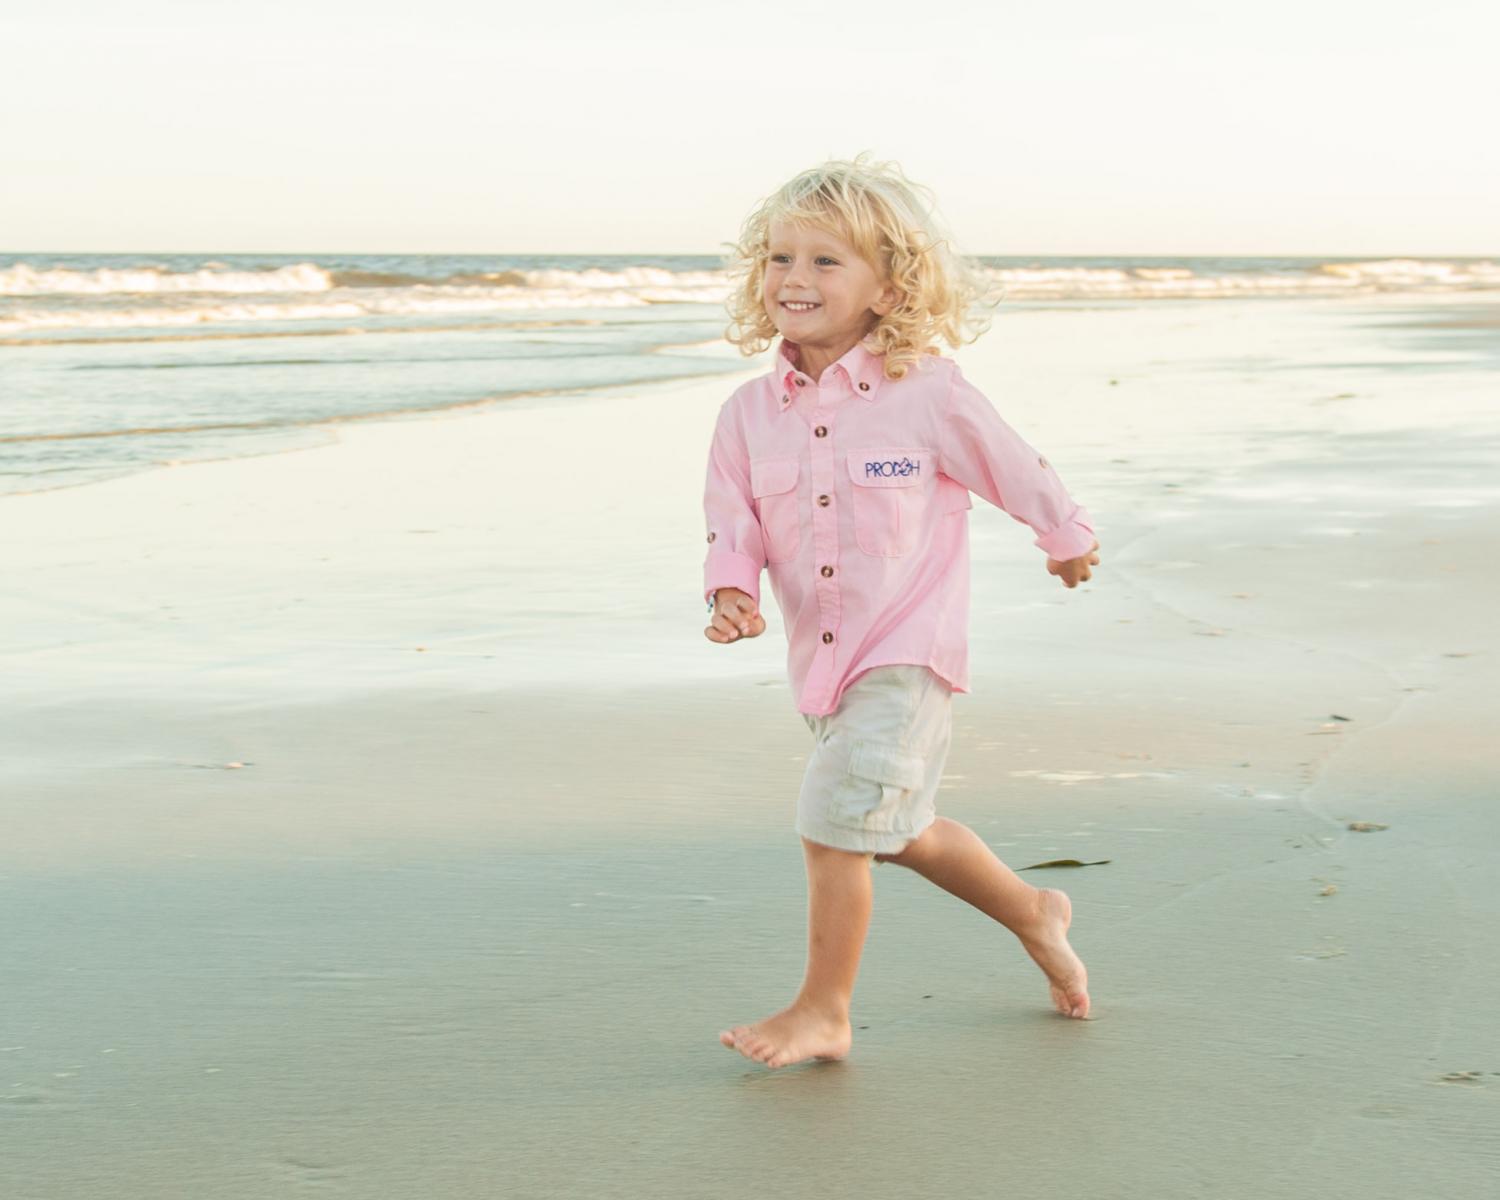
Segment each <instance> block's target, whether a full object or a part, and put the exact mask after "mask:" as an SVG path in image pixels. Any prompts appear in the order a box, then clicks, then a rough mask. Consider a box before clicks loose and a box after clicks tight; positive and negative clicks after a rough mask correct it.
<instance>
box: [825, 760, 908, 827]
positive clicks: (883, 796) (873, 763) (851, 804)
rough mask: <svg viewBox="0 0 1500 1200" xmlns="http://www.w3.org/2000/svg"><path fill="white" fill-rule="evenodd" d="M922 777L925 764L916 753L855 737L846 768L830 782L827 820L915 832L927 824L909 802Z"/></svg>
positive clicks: (858, 825)
mask: <svg viewBox="0 0 1500 1200" xmlns="http://www.w3.org/2000/svg"><path fill="white" fill-rule="evenodd" d="M926 782H927V764H926V762H925V761H924V760H923V759H922V758H921V757H920V756H918V755H915V754H910V753H908V752H906V751H904V750H902V749H900V748H898V747H895V746H889V745H886V744H885V743H883V742H871V741H864V740H861V739H855V741H854V742H853V743H852V744H851V746H850V749H849V770H848V772H847V773H846V774H845V775H844V776H843V778H841V779H840V780H839V781H838V784H837V785H836V786H835V787H834V791H833V797H832V800H831V802H830V804H829V814H828V815H829V819H830V820H831V821H833V822H834V823H835V824H838V825H843V826H846V827H848V828H850V829H868V830H871V831H874V832H877V833H895V834H902V835H905V836H915V835H916V833H917V830H918V827H919V826H925V825H926V824H927V822H926V821H925V820H923V817H924V815H925V814H924V813H922V812H918V811H916V809H917V807H918V806H917V804H916V803H915V795H916V793H919V792H920V791H921V790H922V788H923V787H924V785H925V784H926Z"/></svg>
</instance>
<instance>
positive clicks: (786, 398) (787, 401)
mask: <svg viewBox="0 0 1500 1200" xmlns="http://www.w3.org/2000/svg"><path fill="white" fill-rule="evenodd" d="M781 402H782V403H783V404H790V403H791V402H792V398H791V397H790V396H783V397H782V398H781Z"/></svg>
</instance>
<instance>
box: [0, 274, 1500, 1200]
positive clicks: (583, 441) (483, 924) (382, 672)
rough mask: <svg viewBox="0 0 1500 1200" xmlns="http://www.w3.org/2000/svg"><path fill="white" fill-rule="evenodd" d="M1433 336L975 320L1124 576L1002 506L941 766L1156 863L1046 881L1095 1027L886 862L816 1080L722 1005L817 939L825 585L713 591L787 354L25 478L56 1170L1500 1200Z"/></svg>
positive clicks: (1486, 389) (234, 1180)
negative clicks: (738, 632) (710, 611)
mask: <svg viewBox="0 0 1500 1200" xmlns="http://www.w3.org/2000/svg"><path fill="white" fill-rule="evenodd" d="M1407 304H1408V306H1409V307H1418V306H1416V305H1414V304H1412V302H1410V301H1408V302H1407ZM1445 304H1446V305H1447V308H1446V309H1445V310H1444V311H1445V312H1446V311H1448V310H1450V309H1451V311H1452V312H1453V313H1454V314H1455V315H1454V316H1453V320H1454V322H1456V323H1457V325H1458V326H1459V327H1460V328H1461V329H1462V330H1463V333H1462V335H1461V336H1463V337H1465V338H1469V337H1470V336H1471V335H1472V333H1473V329H1474V328H1475V325H1476V323H1475V322H1474V321H1473V320H1470V319H1469V318H1471V317H1473V316H1474V315H1476V314H1479V313H1482V312H1485V311H1492V310H1484V309H1481V308H1480V307H1479V306H1476V305H1470V306H1467V307H1466V306H1463V305H1458V304H1453V303H1451V302H1449V301H1445ZM1437 307H1438V306H1437V305H1436V304H1435V303H1434V305H1432V306H1430V308H1431V309H1433V310H1436V308H1437ZM1429 315H1430V314H1429ZM1411 323H1413V318H1411V316H1410V314H1409V313H1408V312H1406V311H1404V309H1403V308H1401V307H1399V306H1395V305H1391V304H1375V303H1371V304H1368V305H1357V304H1353V303H1350V302H1347V301H1342V302H1338V303H1333V302H1311V301H1309V302H1303V301H1295V302H1294V301H1274V302H1265V303H1238V302H1225V303H1223V304H1203V305H1196V306H1195V305H1173V304H1167V303H1163V304H1161V305H1146V306H1141V307H1140V308H1136V309H1130V308H1125V307H1120V308H1114V309H1111V308H1109V307H1108V306H1099V307H1097V308H1089V307H1086V306H1075V307H1073V308H1069V307H1067V306H1057V307H1055V308H1039V309H1036V310H1028V311H1024V312H1020V313H1017V314H1014V315H1011V316H1008V317H1007V318H1006V319H1005V320H1003V321H1002V322H1001V323H1000V324H999V326H998V327H997V330H996V331H995V333H994V334H992V335H991V337H990V339H987V340H986V341H981V342H980V343H979V344H978V345H977V346H974V347H967V348H965V349H964V350H963V351H962V352H960V355H959V357H960V361H961V362H963V363H964V367H965V372H966V374H967V375H968V376H969V377H970V378H971V379H975V380H976V381H978V382H979V383H980V385H981V386H987V385H989V387H990V389H991V395H992V397H993V398H994V399H995V401H996V404H997V407H999V409H1000V411H1001V412H1002V414H1003V415H1005V416H1006V417H1007V419H1008V420H1010V421H1012V423H1013V424H1015V425H1016V427H1017V428H1018V429H1020V430H1021V431H1022V432H1023V434H1025V435H1026V436H1027V437H1028V439H1029V440H1032V441H1033V442H1034V443H1035V444H1036V445H1038V446H1039V447H1042V448H1043V449H1044V450H1045V451H1046V453H1047V454H1048V457H1049V460H1050V461H1052V462H1053V463H1054V465H1056V466H1057V467H1058V470H1059V473H1060V475H1061V476H1062V478H1063V479H1064V480H1065V481H1066V482H1067V484H1068V486H1069V487H1070V489H1071V490H1072V491H1073V493H1074V494H1075V496H1076V498H1078V499H1079V500H1080V501H1081V502H1083V503H1084V504H1086V505H1087V506H1088V507H1089V509H1090V511H1091V512H1092V513H1093V515H1094V517H1095V520H1096V524H1097V526H1098V528H1099V531H1100V542H1101V544H1102V548H1101V558H1102V562H1101V565H1100V566H1099V567H1098V568H1096V569H1095V574H1094V579H1093V581H1092V582H1090V583H1087V584H1083V585H1081V586H1080V587H1079V588H1077V589H1075V590H1068V589H1065V588H1063V587H1062V586H1061V584H1059V583H1058V581H1057V580H1056V579H1054V578H1052V577H1051V576H1048V575H1047V574H1046V572H1045V570H1044V567H1043V563H1044V558H1043V556H1042V554H1041V553H1040V551H1038V550H1036V549H1035V548H1034V547H1032V546H1031V545H1030V544H1029V543H1030V539H1031V537H1032V536H1033V535H1031V534H1030V533H1028V531H1027V530H1026V529H1025V528H1024V527H1021V526H1018V525H1016V524H1015V523H1014V522H1012V521H1011V520H1010V518H1009V517H1007V516H1006V515H1005V514H1003V513H1000V512H998V511H996V510H994V509H990V508H988V507H987V506H984V505H983V504H982V502H978V501H976V506H975V509H974V511H973V512H972V513H971V526H972V530H973V559H974V598H973V640H972V648H973V649H972V655H973V680H972V684H973V690H972V692H971V693H970V694H967V695H960V696H957V697H955V701H954V739H953V749H952V752H951V755H950V758H949V762H948V766H947V775H946V778H945V783H944V787H943V790H942V792H941V793H940V795H939V798H938V808H939V811H940V812H941V813H943V814H944V815H947V816H950V817H953V818H955V819H957V820H961V821H964V822H965V823H967V824H969V825H971V826H973V828H974V829H976V830H977V831H978V832H979V833H980V834H981V836H983V837H984V838H985V839H986V840H987V841H988V842H989V843H990V845H991V846H993V847H994V848H995V850H996V852H997V853H998V854H999V855H1000V856H1001V858H1003V859H1004V860H1005V861H1006V862H1008V863H1009V864H1010V865H1011V866H1012V867H1016V868H1020V867H1023V866H1026V865H1027V864H1031V863H1036V862H1040V861H1044V860H1048V859H1055V858H1064V857H1066V858H1078V859H1081V860H1085V861H1090V862H1092V861H1094V860H1101V859H1107V860H1109V861H1108V863H1107V864H1105V865H1097V866H1088V867H1083V868H1074V869H1050V870H1039V871H1030V872H1023V878H1026V879H1028V880H1029V881H1030V882H1032V883H1034V884H1036V885H1038V886H1052V887H1061V888H1063V889H1064V890H1066V891H1067V892H1068V893H1069V895H1070V896H1071V897H1072V899H1073V905H1074V922H1073V927H1072V930H1071V931H1070V932H1071V938H1072V942H1073V945H1074V947H1075V949H1076V950H1077V951H1078V953H1079V954H1080V956H1081V957H1082V958H1083V959H1084V961H1085V963H1086V964H1087V965H1088V968H1089V974H1090V993H1091V996H1092V1000H1093V1009H1092V1012H1091V1019H1090V1020H1088V1021H1072V1020H1068V1019H1067V1018H1065V1017H1063V1016H1061V1015H1059V1014H1057V1013H1056V1012H1054V1011H1053V1010H1052V1009H1051V1007H1050V1002H1049V999H1048V994H1047V987H1046V982H1045V980H1044V979H1043V977H1042V976H1041V974H1040V973H1039V972H1038V971H1037V969H1036V967H1035V965H1034V964H1033V963H1032V962H1031V961H1030V959H1029V958H1028V957H1027V956H1026V955H1025V953H1024V952H1023V951H1022V950H1021V949H1020V947H1019V946H1018V945H1017V944H1016V942H1015V941H1014V939H1013V938H1012V937H1011V935H1010V934H1009V933H1007V932H1006V931H1005V930H1004V929H1001V928H999V927H998V926H995V925H994V924H992V923H991V922H989V921H988V920H987V919H986V918H984V917H983V916H981V915H980V914H979V913H977V912H975V911H974V910H972V909H969V908H967V907H966V906H964V905H963V904H961V903H960V902H959V901H957V900H955V899H954V898H953V897H951V896H948V895H947V894H946V893H943V892H941V891H939V890H937V889H935V888H933V887H932V886H931V885H930V884H928V883H927V882H925V881H924V880H922V879H920V878H918V877H916V876H914V875H912V874H910V873H908V872H904V871H902V870H901V869H900V868H898V867H895V866H890V865H886V866H880V867H877V868H875V883H876V894H875V913H874V917H873V920H872V923H871V932H870V937H869V941H868V943H867V945H866V949H865V955H864V960H863V964H862V968H861V974H860V980H859V985H858V989H857V991H856V995H855V1002H854V1011H853V1019H854V1023H855V1026H856V1028H855V1042H854V1049H853V1052H852V1054H851V1055H850V1057H849V1058H848V1059H847V1060H846V1061H844V1062H841V1063H836V1064H807V1065H804V1066H798V1067H794V1068H788V1069H784V1070H781V1071H774V1072H773V1071H769V1070H767V1069H765V1068H762V1067H759V1066H757V1065H755V1064H752V1063H749V1062H747V1061H746V1060H745V1059H743V1058H742V1057H741V1056H739V1055H738V1054H736V1053H734V1052H732V1051H729V1050H726V1049H725V1048H724V1047H722V1046H721V1045H719V1043H718V1041H717V1031H718V1030H719V1029H721V1028H725V1027H727V1026H728V1025H730V1024H734V1023H740V1022H744V1021H750V1020H755V1019H758V1018H759V1017H762V1016H765V1015H768V1014H769V1013H770V1012H772V1011H775V1010H776V1009H778V1008H780V1007H781V1006H782V1005H784V1004H785V1003H786V1002H787V1001H788V1000H789V999H790V998H791V995H792V993H793V992H794V991H795V988H796V986H797V983H798V982H799V980H800V977H801V970H802V965H803V960H804V950H805V942H804V938H805V905H806V896H805V888H804V880H803V874H802V860H801V854H800V851H799V848H798V845H797V840H796V836H795V833H794V832H793V830H792V817H793V808H794V805H795V797H796V791H797V783H798V780H799V779H800V772H801V767H802V763H803V762H804V761H805V755H806V751H807V742H806V739H807V734H806V728H805V726H804V725H803V724H802V722H801V720H800V719H799V718H798V717H797V716H796V713H795V711H794V709H793V705H792V701H791V696H790V693H789V691H788V688H787V684H786V679H785V674H784V667H783V654H784V636H783V634H782V629H781V624H780V620H779V616H778V615H777V614H775V612H774V607H773V605H772V601H771V597H770V591H769V586H767V587H766V591H765V600H766V606H767V609H768V614H767V615H768V621H769V623H770V627H769V628H768V630H767V633H766V635H765V636H763V637H762V638H760V639H758V640H757V641H756V642H746V643H741V644H737V645H734V646H729V647H724V646H717V645H714V644H712V643H710V642H708V641H707V639H705V638H704V637H703V635H702V627H703V624H704V622H705V614H704V612H703V605H702V603H701V601H700V600H699V598H698V582H699V572H700V568H701V561H702V551H703V543H702V534H701V531H700V526H701V523H702V520H701V512H700V511H699V507H698V505H699V500H700V491H701V483H702V479H701V476H702V469H703V457H704V455H705V454H706V446H707V434H708V430H709V429H710V428H711V425H712V421H713V417H714V414H715V412H716V410H717V406H718V404H719V403H720V402H722V399H723V397H724V396H725V395H727V393H728V390H729V386H732V384H731V385H728V386H726V384H725V382H724V380H723V379H719V380H714V381H712V382H708V383H704V382H694V381H685V382H682V381H680V382H677V383H673V384H669V385H661V386H654V387H652V388H650V389H645V390H641V389H637V390H630V389H619V390H616V391H615V392H612V393H608V394H604V395H595V396H583V395H580V396H578V397H575V398H561V399H559V398H556V397H548V398H546V400H545V401H543V400H541V399H538V400H537V401H535V402H533V403H524V402H523V403H518V404H515V405H511V406H507V407H505V408H504V409H502V410H501V411H494V412H487V413H479V414H472V413H470V414H464V415H461V416H453V417H449V418H443V419H436V420H431V421H419V422H398V423H392V424H389V425H380V426H371V427H368V428H360V429H355V430H351V431H349V432H347V433H344V434H341V438H340V441H339V443H338V444H337V445H333V446H329V447H324V448H319V449H315V450H309V451H302V452H296V453H292V454H285V455H278V456H271V457H264V458H256V459H245V460H235V461H226V462H218V463H208V464H197V465H193V466H189V467H182V468H177V469H172V470H163V471H157V472H152V473H149V474H145V475H139V476H133V477H130V478H128V479H122V480H114V481H110V482H108V483H104V484H99V485H94V486H90V487H84V488H77V489H66V490H61V491H56V492H48V493H40V494H35V495H27V496H16V497H11V498H8V499H6V500H4V501H3V502H0V561H4V562H5V563H6V564H7V569H6V584H7V586H6V588H5V589H4V590H3V591H4V594H3V595H0V669H3V671H4V675H5V679H6V686H5V688H4V690H3V695H0V752H3V753H0V822H3V828H4V831H5V834H4V837H3V839H0V911H3V912H4V913H5V921H4V929H5V937H4V943H3V944H4V947H5V954H4V964H5V968H6V969H5V980H4V987H3V989H0V1193H3V1194H4V1195H5V1196H6V1197H7V1198H8V1200H23V1198H25V1200H31V1198H37V1200H40V1198H42V1197H46V1198H48V1200H55V1198H59V1197H69V1198H74V1197H94V1196H98V1197H106V1196H107V1197H111V1198H113V1200H120V1198H132V1200H133V1198H135V1197H143V1198H144V1197H153V1198H156V1197H163V1196H210V1195H211V1196H214V1197H216V1198H219V1200H223V1198H239V1197H247V1198H248V1197H265V1196H281V1195H288V1194H300V1193H303V1192H310V1193H314V1194H322V1195H329V1196H350V1197H407V1196H423V1197H449V1196H453V1197H457V1196H473V1195H501V1196H507V1197H510V1196H515V1197H591V1198H592V1197H638V1196H660V1197H679V1196H680V1197H704V1196H713V1197H740V1196H746V1197H748V1196H760V1195H766V1194H770V1195H777V1196H781V1195H785V1196H804V1195H807V1196H826V1195H862V1196H878V1197H884V1196H891V1197H896V1196H907V1195H955V1196H975V1197H979V1196H991V1195H996V1194H1001V1193H1006V1192H1012V1191H1023V1190H1024V1191H1026V1192H1033V1193H1046V1194H1060V1195H1063V1196H1074V1195H1078V1196H1083V1195H1099V1196H1106V1197H1131V1198H1133V1197H1141V1198H1143V1200H1145V1198H1150V1200H1163V1198H1168V1197H1184V1198H1186V1197H1203V1196H1224V1197H1247V1198H1248V1197H1254V1198H1256V1200H1262V1198H1266V1197H1307V1196H1317V1197H1320V1198H1322V1197H1351V1198H1353V1197H1361V1198H1365V1200H1368V1198H1371V1197H1393V1198H1394V1197H1409V1196H1412V1195H1427V1194H1432V1193H1437V1192H1442V1193H1444V1194H1453V1195H1461V1196H1471V1195H1472V1196H1477V1195H1481V1194H1485V1193H1486V1192H1487V1191H1488V1190H1489V1189H1490V1188H1491V1187H1492V1185H1493V1181H1494V1179H1495V1178H1496V1177H1497V1171H1500V1029H1497V1026H1496V1023H1495V1022H1494V1020H1493V1018H1492V1017H1490V1016H1486V1015H1485V1014H1487V1013H1490V1012H1491V1011H1492V1009H1493V1006H1494V1001H1493V997H1494V995H1495V993H1496V990H1497V985H1500V966H1497V960H1496V956H1495V955H1494V953H1493V944H1494V931H1495V929H1496V927H1497V919H1500V887H1497V885H1496V882H1495V877H1494V872H1493V870H1492V867H1493V863H1494V862H1495V850H1496V842H1497V836H1496V833H1495V830H1494V824H1493V819H1492V816H1491V814H1490V812H1488V811H1486V806H1487V805H1490V806H1492V805H1493V801H1494V793H1495V781H1496V767H1497V752H1496V750H1495V747H1494V744H1493V741H1492V737H1493V731H1494V729H1495V728H1497V726H1500V700H1497V693H1496V687H1495V684H1496V675H1495V661H1496V660H1495V655H1496V653H1497V650H1500V647H1497V644H1496V642H1497V638H1496V622H1495V620H1494V615H1493V614H1494V602H1493V596H1494V594H1495V588H1496V584H1497V576H1500V568H1497V566H1496V563H1495V561H1494V558H1493V552H1494V550H1495V548H1496V547H1500V488H1497V479H1496V474H1495V470H1494V464H1495V462H1496V461H1497V456H1496V450H1497V447H1500V413H1496V412H1494V411H1493V403H1492V400H1493V385H1492V382H1491V377H1490V375H1489V374H1487V371H1488V367H1487V364H1486V362H1485V361H1484V359H1483V355H1481V354H1476V353H1474V352H1473V351H1472V349H1470V348H1468V347H1471V346H1472V344H1473V343H1472V342H1471V341H1467V340H1466V341H1464V342H1463V343H1457V342H1455V343H1453V344H1452V345H1453V347H1454V348H1453V349H1451V350H1450V349H1445V348H1444V347H1446V346H1448V345H1449V344H1448V343H1446V342H1443V341H1442V340H1441V339H1442V337H1443V332H1442V326H1440V325H1433V324H1432V323H1431V322H1430V321H1428V322H1427V323H1425V324H1423V326H1422V333H1421V335H1420V340H1418V339H1417V335H1416V334H1415V333H1413V334H1412V336H1411V338H1410V339H1408V337H1407V335H1406V334H1405V333H1403V332H1402V331H1403V329H1405V328H1407V326H1408V325H1409V324H1411ZM1479 326H1480V327H1483V323H1482V321H1481V322H1479ZM1434 330H1436V332H1434ZM1434 338H1437V339H1439V340H1438V342H1437V343H1436V344H1434V342H1433V341H1432V339H1434ZM1460 346H1462V347H1465V348H1464V349H1460V348H1458V347H1460ZM748 373H754V372H747V374H748ZM1111 380H1114V381H1115V382H1113V383H1111V382H1110V381H1111ZM559 447H562V448H565V449H566V450H567V453H568V456H569V462H570V466H571V469H570V471H569V472H568V473H567V474H566V476H565V477H562V478H559V477H558V476H557V473H556V471H555V469H554V466H553V462H554V459H555V456H553V457H552V458H549V455H548V453H547V452H548V451H552V450H555V449H557V448H559ZM518 506H520V508H519V511H518ZM418 530H427V531H428V532H425V533H422V532H415V531H418ZM1351 822H1374V823H1377V824H1379V825H1382V826H1385V828H1381V829H1374V830H1370V831H1366V832H1359V831H1355V830H1353V829H1351V828H1350V827H1349V826H1350V823H1351Z"/></svg>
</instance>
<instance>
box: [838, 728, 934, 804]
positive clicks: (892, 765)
mask: <svg viewBox="0 0 1500 1200" xmlns="http://www.w3.org/2000/svg"><path fill="white" fill-rule="evenodd" d="M849 774H851V775H858V776H859V777H860V778H861V779H874V780H876V781H877V782H879V783H889V784H891V785H892V786H894V787H899V788H906V789H907V790H908V791H916V790H917V789H918V788H920V787H921V786H922V785H923V784H924V783H926V782H927V764H926V763H925V762H923V761H922V759H921V758H920V757H919V756H918V755H915V754H906V753H904V752H903V751H901V750H900V749H898V748H896V747H894V746H888V745H886V744H885V743H884V742H869V741H864V740H861V739H858V738H856V739H855V741H854V743H853V745H852V746H850V748H849Z"/></svg>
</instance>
